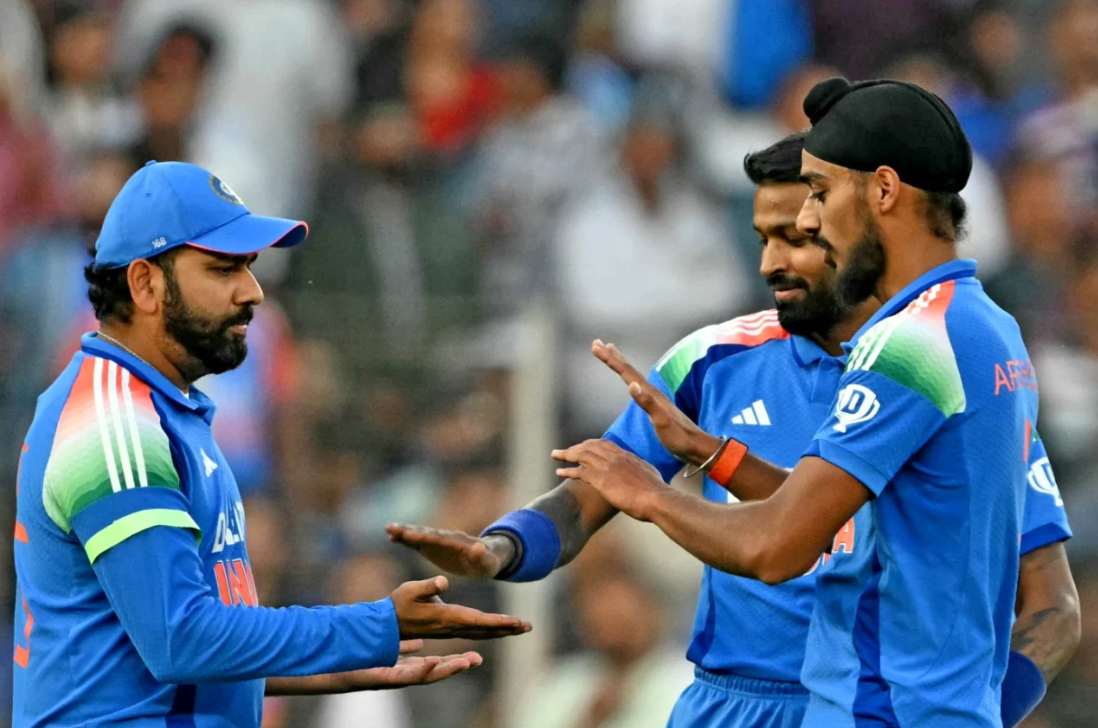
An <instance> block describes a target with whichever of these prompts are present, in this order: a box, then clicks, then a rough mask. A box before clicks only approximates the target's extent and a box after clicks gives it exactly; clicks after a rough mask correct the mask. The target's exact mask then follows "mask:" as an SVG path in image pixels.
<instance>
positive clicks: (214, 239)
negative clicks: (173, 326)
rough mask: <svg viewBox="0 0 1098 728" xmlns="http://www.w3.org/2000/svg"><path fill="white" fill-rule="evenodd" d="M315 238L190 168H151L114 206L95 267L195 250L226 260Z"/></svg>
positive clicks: (170, 165) (167, 164)
mask: <svg viewBox="0 0 1098 728" xmlns="http://www.w3.org/2000/svg"><path fill="white" fill-rule="evenodd" d="M308 235H309V226H308V225H306V224H305V223H303V222H299V221H297V220H284V219H282V218H279V217H264V216H262V215H253V214H252V213H251V212H249V211H248V208H247V207H245V206H244V202H243V201H242V200H241V199H240V198H239V197H237V196H236V193H235V192H233V191H232V189H230V188H229V186H228V185H227V184H225V183H224V182H222V181H221V180H220V179H218V178H217V176H216V175H214V174H211V173H210V172H209V171H207V170H205V169H202V168H201V167H197V166H195V165H193V164H186V163H185V162H149V163H148V164H146V165H145V166H144V167H142V168H141V169H139V170H138V171H137V172H136V173H135V174H134V175H133V176H132V177H130V179H129V181H127V182H126V184H125V186H123V187H122V191H121V192H119V193H118V196H117V197H115V198H114V202H112V203H111V209H110V210H108V211H107V217H106V219H105V220H104V221H103V229H102V230H100V232H99V239H98V240H96V241H95V262H96V264H97V265H100V266H106V267H108V268H120V267H122V266H125V265H129V264H130V263H132V262H133V261H135V260H137V259H138V258H151V257H153V256H154V255H159V254H160V253H163V252H166V251H168V250H171V249H172V248H178V247H179V246H181V245H189V246H191V247H194V248H198V249H200V250H208V251H211V252H214V253H224V254H226V255H250V254H252V253H258V252H259V251H261V250H264V249H266V248H269V247H271V246H275V247H279V248H289V247H292V246H294V245H297V244H298V243H301V242H303V241H304V240H305V238H306V237H307V236H308Z"/></svg>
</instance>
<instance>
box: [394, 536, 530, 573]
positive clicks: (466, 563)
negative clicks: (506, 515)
mask: <svg viewBox="0 0 1098 728" xmlns="http://www.w3.org/2000/svg"><path fill="white" fill-rule="evenodd" d="M385 532H386V533H388V534H389V540H390V541H392V542H393V543H399V544H400V545H402V546H407V547H408V548H410V549H414V550H416V551H418V552H419V553H420V554H422V555H423V557H424V558H425V559H427V560H428V561H430V562H431V563H432V564H434V565H435V566H437V567H438V568H440V569H442V570H443V571H448V572H450V573H451V574H457V575H458V576H473V577H479V578H483V579H491V578H493V577H494V576H495V575H496V574H498V573H499V572H500V571H501V570H502V569H503V567H504V566H505V565H506V564H507V563H508V561H510V559H511V557H512V556H513V555H514V546H513V545H512V544H511V541H510V539H508V538H507V537H506V536H491V535H489V536H488V537H486V538H477V537H476V536H470V535H469V534H467V533H462V532H461V531H444V530H440V529H437V528H428V527H427V526H414V525H408V524H404V523H391V524H389V525H388V526H386V527H385Z"/></svg>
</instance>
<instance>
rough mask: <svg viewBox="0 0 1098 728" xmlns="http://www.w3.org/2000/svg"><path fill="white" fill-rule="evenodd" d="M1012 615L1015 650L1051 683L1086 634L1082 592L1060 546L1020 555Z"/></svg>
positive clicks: (1012, 644) (1050, 545)
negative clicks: (1034, 665)
mask: <svg viewBox="0 0 1098 728" xmlns="http://www.w3.org/2000/svg"><path fill="white" fill-rule="evenodd" d="M1014 611H1015V614H1016V616H1017V619H1016V621H1015V622H1014V630H1013V632H1012V633H1011V640H1010V647H1011V649H1012V650H1014V651H1015V652H1021V653H1022V654H1023V655H1025V656H1026V657H1028V658H1029V659H1031V660H1033V662H1034V664H1036V665H1037V667H1038V668H1040V670H1041V674H1043V675H1044V676H1045V682H1046V683H1051V682H1052V680H1053V678H1055V677H1056V675H1057V674H1059V672H1060V670H1062V669H1063V667H1064V665H1066V664H1067V663H1068V660H1070V659H1071V656H1072V655H1074V654H1075V650H1076V648H1077V647H1078V646H1079V640H1080V639H1081V630H1082V625H1081V621H1080V613H1079V594H1078V593H1077V592H1076V590H1075V581H1074V579H1072V576H1071V567H1070V566H1069V565H1068V560H1067V554H1066V553H1065V551H1064V545H1063V544H1062V543H1054V544H1049V545H1048V546H1043V547H1041V548H1039V549H1036V550H1034V551H1031V552H1029V553H1028V554H1025V555H1024V556H1022V559H1021V564H1020V570H1019V573H1018V599H1017V601H1016V603H1015V606H1014Z"/></svg>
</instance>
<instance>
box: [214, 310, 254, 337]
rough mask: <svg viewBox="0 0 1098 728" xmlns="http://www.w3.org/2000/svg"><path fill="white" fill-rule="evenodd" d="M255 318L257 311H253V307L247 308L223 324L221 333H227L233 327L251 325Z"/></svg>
mask: <svg viewBox="0 0 1098 728" xmlns="http://www.w3.org/2000/svg"><path fill="white" fill-rule="evenodd" d="M254 316H255V311H253V310H252V307H251V306H246V307H245V308H244V310H243V311H241V312H240V313H238V314H237V315H236V316H233V317H231V318H229V319H226V320H225V322H224V323H222V324H221V333H225V332H227V331H228V330H229V329H231V328H232V327H233V326H237V325H241V324H248V323H251V320H252V318H253V317H254Z"/></svg>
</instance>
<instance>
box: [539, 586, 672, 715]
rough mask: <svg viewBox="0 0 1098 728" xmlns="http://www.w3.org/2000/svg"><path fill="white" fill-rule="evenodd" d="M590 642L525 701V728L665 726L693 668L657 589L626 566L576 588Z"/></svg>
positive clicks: (575, 597)
mask: <svg viewBox="0 0 1098 728" xmlns="http://www.w3.org/2000/svg"><path fill="white" fill-rule="evenodd" d="M571 601H572V603H573V604H575V605H576V607H577V610H578V616H579V627H580V634H581V639H582V640H583V644H584V647H586V648H587V650H589V652H585V653H580V654H578V655H575V656H572V657H566V658H564V659H562V660H561V661H560V662H559V663H558V664H556V665H554V666H553V667H552V668H550V669H549V670H548V672H547V674H546V675H545V676H544V677H543V678H542V679H540V680H538V682H537V684H536V685H532V686H530V691H529V693H528V694H527V695H526V696H525V698H524V700H523V703H522V705H523V710H522V719H521V723H520V725H522V726H523V728H648V727H651V728H662V727H663V726H664V725H666V724H667V718H668V716H669V715H670V714H671V709H672V707H673V706H674V704H675V701H677V700H678V698H679V694H680V693H681V692H682V691H683V690H684V689H685V688H686V686H687V685H689V684H690V681H691V678H692V670H691V666H690V663H688V662H687V661H686V660H685V659H683V657H682V655H681V654H680V650H678V649H677V648H676V647H674V646H672V645H668V644H667V643H666V642H665V641H664V640H665V638H666V633H665V629H664V628H665V624H666V615H665V614H664V613H663V611H662V609H661V608H660V605H659V600H658V599H657V597H656V595H655V594H654V593H653V592H652V591H651V590H649V589H647V588H646V587H645V586H644V584H643V583H642V582H640V581H639V580H638V579H636V578H635V577H634V576H632V575H631V574H630V573H629V572H628V571H627V570H625V571H623V570H610V569H605V570H602V571H601V573H599V574H598V578H596V579H591V580H588V581H584V582H582V583H579V584H577V585H576V587H575V589H574V591H573V592H572V600H571Z"/></svg>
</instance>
